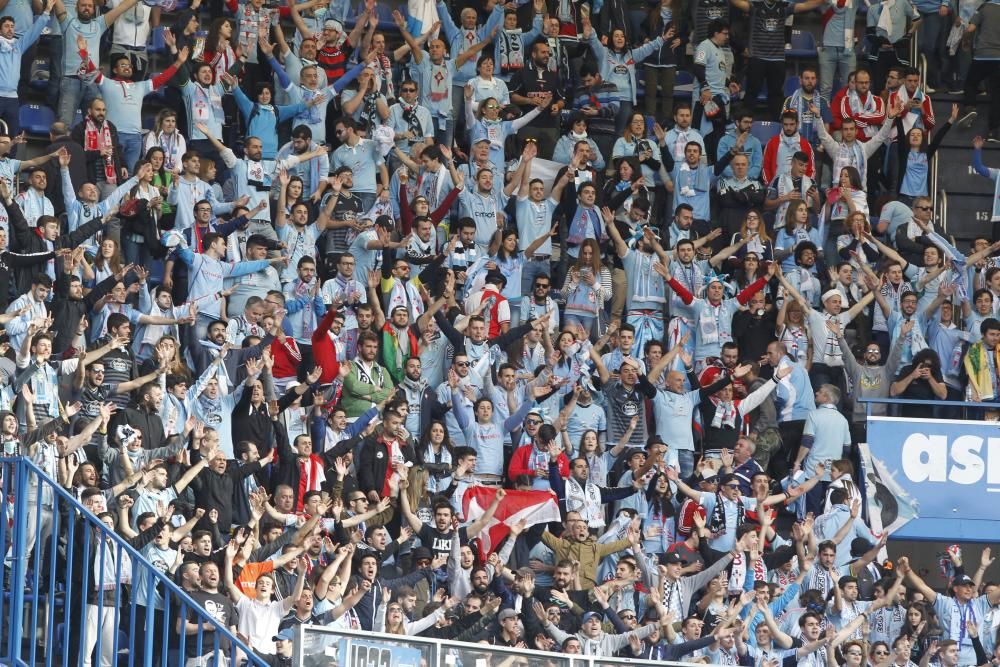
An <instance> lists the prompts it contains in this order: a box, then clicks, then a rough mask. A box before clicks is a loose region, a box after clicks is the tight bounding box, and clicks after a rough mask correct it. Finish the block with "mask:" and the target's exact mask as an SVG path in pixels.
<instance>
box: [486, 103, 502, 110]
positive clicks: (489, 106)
mask: <svg viewBox="0 0 1000 667" xmlns="http://www.w3.org/2000/svg"><path fill="white" fill-rule="evenodd" d="M486 108H487V109H499V108H500V105H499V104H487V105H486Z"/></svg>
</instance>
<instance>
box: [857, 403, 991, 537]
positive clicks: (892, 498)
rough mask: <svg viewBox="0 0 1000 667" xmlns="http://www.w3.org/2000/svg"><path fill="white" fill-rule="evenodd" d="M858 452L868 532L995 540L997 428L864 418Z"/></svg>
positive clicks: (985, 424)
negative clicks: (865, 441) (865, 428)
mask: <svg viewBox="0 0 1000 667" xmlns="http://www.w3.org/2000/svg"><path fill="white" fill-rule="evenodd" d="M866 450H867V452H868V455H867V456H864V453H865V451H866ZM862 453H863V457H862V459H863V460H862V471H861V472H862V475H863V477H864V484H865V487H866V494H867V501H868V511H869V514H870V515H871V517H872V526H873V528H874V527H875V526H876V525H879V526H881V527H884V528H886V529H889V530H891V531H892V532H893V537H895V538H900V539H913V540H936V541H939V540H947V541H955V542H958V541H972V542H976V541H979V542H982V541H989V540H991V539H995V536H996V532H997V527H998V525H1000V524H998V521H1000V513H998V512H997V505H994V504H993V503H994V502H1000V495H997V494H1000V424H997V423H993V422H982V421H965V420H936V419H912V418H906V419H904V418H900V417H869V418H868V444H867V447H862Z"/></svg>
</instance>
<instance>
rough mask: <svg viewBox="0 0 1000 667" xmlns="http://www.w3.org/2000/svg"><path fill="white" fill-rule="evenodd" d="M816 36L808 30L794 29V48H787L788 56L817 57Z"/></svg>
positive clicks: (786, 54)
mask: <svg viewBox="0 0 1000 667" xmlns="http://www.w3.org/2000/svg"><path fill="white" fill-rule="evenodd" d="M817 55H818V52H817V51H816V38H815V37H813V34H812V33H811V32H809V31H808V30H792V48H790V49H786V50H785V56H786V57H787V58H815V57H816V56H817Z"/></svg>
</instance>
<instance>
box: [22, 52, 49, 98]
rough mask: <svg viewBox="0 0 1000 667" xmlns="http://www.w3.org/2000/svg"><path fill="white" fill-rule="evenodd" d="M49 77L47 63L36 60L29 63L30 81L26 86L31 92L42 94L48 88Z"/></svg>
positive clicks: (39, 59)
mask: <svg viewBox="0 0 1000 667" xmlns="http://www.w3.org/2000/svg"><path fill="white" fill-rule="evenodd" d="M50 76H51V70H50V69H49V61H48V60H47V59H45V58H36V59H35V61H34V62H32V63H31V80H30V81H29V82H28V86H29V87H30V88H31V89H32V90H36V91H39V92H44V91H45V90H46V89H47V88H48V87H49V77H50Z"/></svg>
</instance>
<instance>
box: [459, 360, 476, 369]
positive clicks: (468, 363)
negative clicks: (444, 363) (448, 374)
mask: <svg viewBox="0 0 1000 667" xmlns="http://www.w3.org/2000/svg"><path fill="white" fill-rule="evenodd" d="M455 365H456V366H459V367H461V368H468V367H469V366H471V365H472V362H471V361H456V362H455Z"/></svg>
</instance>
